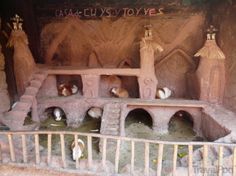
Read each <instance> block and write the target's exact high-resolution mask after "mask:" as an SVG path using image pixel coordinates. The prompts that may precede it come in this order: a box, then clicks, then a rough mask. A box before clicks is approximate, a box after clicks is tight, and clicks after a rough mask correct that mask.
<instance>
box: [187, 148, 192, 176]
mask: <svg viewBox="0 0 236 176" xmlns="http://www.w3.org/2000/svg"><path fill="white" fill-rule="evenodd" d="M188 175H189V176H192V175H193V145H189V146H188Z"/></svg>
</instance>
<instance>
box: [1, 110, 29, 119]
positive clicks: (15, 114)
mask: <svg viewBox="0 0 236 176" xmlns="http://www.w3.org/2000/svg"><path fill="white" fill-rule="evenodd" d="M27 114H28V112H26V111H17V110H11V111H9V112H7V113H6V115H5V116H4V118H6V119H14V120H25V117H26V116H27Z"/></svg>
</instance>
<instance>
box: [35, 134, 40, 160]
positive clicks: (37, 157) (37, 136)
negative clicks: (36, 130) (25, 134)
mask: <svg viewBox="0 0 236 176" xmlns="http://www.w3.org/2000/svg"><path fill="white" fill-rule="evenodd" d="M34 142H35V155H36V164H39V163H40V152H39V135H38V134H35V135H34Z"/></svg>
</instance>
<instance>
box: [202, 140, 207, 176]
mask: <svg viewBox="0 0 236 176" xmlns="http://www.w3.org/2000/svg"><path fill="white" fill-rule="evenodd" d="M207 156H208V145H207V144H204V145H203V169H204V171H206V170H207V167H208V157H207ZM203 175H204V176H207V172H204V173H203Z"/></svg>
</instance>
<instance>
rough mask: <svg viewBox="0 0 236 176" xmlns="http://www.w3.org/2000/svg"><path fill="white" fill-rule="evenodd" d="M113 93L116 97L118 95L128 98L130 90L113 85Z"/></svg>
mask: <svg viewBox="0 0 236 176" xmlns="http://www.w3.org/2000/svg"><path fill="white" fill-rule="evenodd" d="M111 94H112V95H113V96H114V97H118V98H128V97H129V93H128V91H127V90H126V89H124V88H120V87H113V88H112V89H111Z"/></svg>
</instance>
